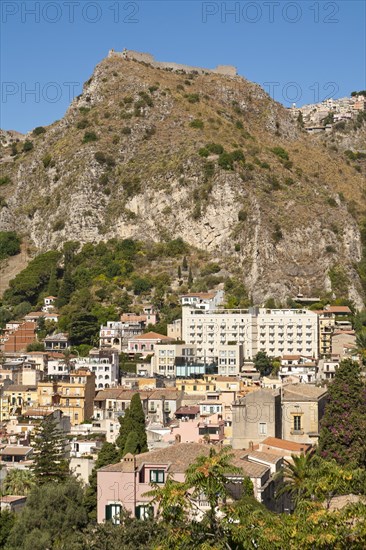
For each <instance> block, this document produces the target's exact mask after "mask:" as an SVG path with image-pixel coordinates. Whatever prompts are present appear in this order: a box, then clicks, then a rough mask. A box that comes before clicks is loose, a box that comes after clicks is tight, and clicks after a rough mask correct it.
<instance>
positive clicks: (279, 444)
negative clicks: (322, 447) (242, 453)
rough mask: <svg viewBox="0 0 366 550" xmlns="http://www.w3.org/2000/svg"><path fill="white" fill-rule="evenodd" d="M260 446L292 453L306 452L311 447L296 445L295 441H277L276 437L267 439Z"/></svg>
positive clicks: (305, 444) (304, 444)
mask: <svg viewBox="0 0 366 550" xmlns="http://www.w3.org/2000/svg"><path fill="white" fill-rule="evenodd" d="M260 445H261V446H266V447H268V448H270V447H275V448H276V449H281V450H284V451H292V452H306V451H308V450H309V449H310V448H311V445H310V444H308V443H296V442H295V441H287V439H279V438H278V437H267V438H266V439H264V440H263V441H262V442H261V443H260Z"/></svg>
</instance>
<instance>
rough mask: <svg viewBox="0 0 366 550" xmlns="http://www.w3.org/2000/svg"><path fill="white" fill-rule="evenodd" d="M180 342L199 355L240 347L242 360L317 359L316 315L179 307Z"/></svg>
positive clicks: (278, 311)
mask: <svg viewBox="0 0 366 550" xmlns="http://www.w3.org/2000/svg"><path fill="white" fill-rule="evenodd" d="M182 339H183V341H184V342H185V343H186V344H191V345H195V346H196V349H197V355H198V356H203V357H205V356H217V357H219V350H220V347H222V346H223V345H228V344H229V343H230V344H242V346H243V354H244V359H252V358H253V357H254V356H255V355H256V353H257V352H258V351H261V350H263V351H265V352H266V353H267V354H268V355H269V356H272V357H280V356H282V355H304V356H306V357H311V358H313V359H316V358H317V357H318V316H317V314H316V313H314V312H312V311H309V310H304V309H265V308H259V309H258V308H251V309H249V310H214V311H203V310H199V309H196V308H191V307H187V306H186V307H183V308H182Z"/></svg>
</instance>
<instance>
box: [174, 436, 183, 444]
mask: <svg viewBox="0 0 366 550" xmlns="http://www.w3.org/2000/svg"><path fill="white" fill-rule="evenodd" d="M181 441H182V436H181V435H180V434H176V435H175V444H176V445H177V444H178V443H181Z"/></svg>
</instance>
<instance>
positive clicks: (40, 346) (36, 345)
mask: <svg viewBox="0 0 366 550" xmlns="http://www.w3.org/2000/svg"><path fill="white" fill-rule="evenodd" d="M27 351H28V352H30V351H44V343H43V342H32V343H31V344H28V345H27Z"/></svg>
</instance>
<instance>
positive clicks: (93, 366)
mask: <svg viewBox="0 0 366 550" xmlns="http://www.w3.org/2000/svg"><path fill="white" fill-rule="evenodd" d="M75 366H76V368H87V369H89V370H90V371H91V372H94V374H95V387H96V389H98V390H99V389H103V388H113V387H115V386H117V385H118V379H119V355H118V351H117V350H113V349H93V350H91V351H90V352H89V357H80V358H78V359H77V360H76V362H75Z"/></svg>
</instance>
